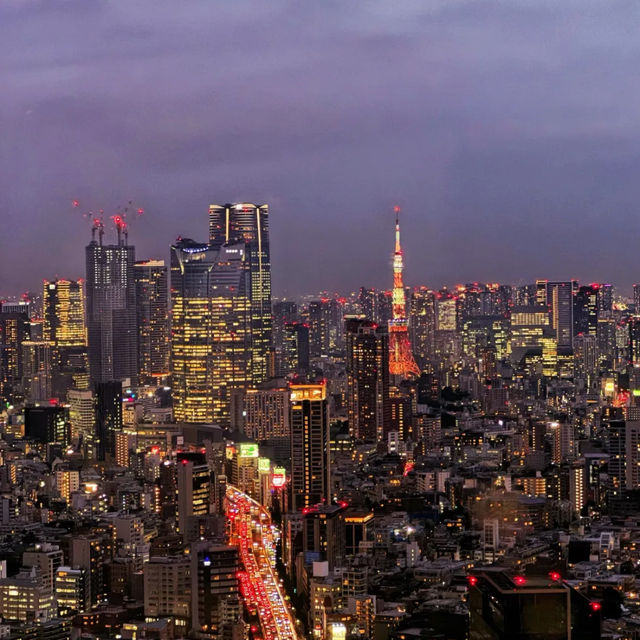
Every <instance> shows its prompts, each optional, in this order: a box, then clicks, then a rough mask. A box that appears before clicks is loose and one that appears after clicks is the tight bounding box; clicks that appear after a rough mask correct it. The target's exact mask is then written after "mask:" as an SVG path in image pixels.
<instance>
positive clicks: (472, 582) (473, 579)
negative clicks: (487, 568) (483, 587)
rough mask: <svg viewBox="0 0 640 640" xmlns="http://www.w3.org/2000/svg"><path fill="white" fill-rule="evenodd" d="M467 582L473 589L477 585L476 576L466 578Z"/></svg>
mask: <svg viewBox="0 0 640 640" xmlns="http://www.w3.org/2000/svg"><path fill="white" fill-rule="evenodd" d="M467 582H468V583H469V586H470V587H475V586H476V585H477V584H478V578H477V577H476V576H467Z"/></svg>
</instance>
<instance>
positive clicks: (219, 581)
mask: <svg viewBox="0 0 640 640" xmlns="http://www.w3.org/2000/svg"><path fill="white" fill-rule="evenodd" d="M191 563H192V564H191V594H192V601H191V628H192V631H193V632H194V633H195V634H196V635H195V637H197V638H211V639H218V638H220V639H223V638H235V637H236V636H235V635H232V628H231V627H232V625H234V623H235V622H236V621H237V620H238V619H239V618H240V616H241V612H242V610H241V605H240V599H239V588H238V570H239V569H240V559H239V555H238V548H237V547H229V546H223V545H210V544H204V545H203V547H202V548H198V549H196V550H194V551H192V553H191ZM240 637H242V634H240Z"/></svg>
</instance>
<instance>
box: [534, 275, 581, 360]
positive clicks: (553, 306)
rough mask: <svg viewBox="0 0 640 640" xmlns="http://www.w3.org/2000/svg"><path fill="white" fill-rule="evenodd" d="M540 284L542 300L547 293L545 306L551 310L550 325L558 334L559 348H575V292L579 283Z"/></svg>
mask: <svg viewBox="0 0 640 640" xmlns="http://www.w3.org/2000/svg"><path fill="white" fill-rule="evenodd" d="M538 282H539V283H541V286H540V289H539V290H538V294H539V295H538V297H539V299H541V298H542V294H543V291H544V292H545V293H546V299H545V302H544V303H543V304H546V305H547V308H548V309H549V319H550V324H551V328H552V329H553V330H554V331H555V333H556V341H557V343H558V347H559V348H563V347H567V348H571V347H572V346H573V292H574V290H575V289H576V288H577V285H578V283H577V282H576V281H575V280H567V281H566V282H547V281H538ZM542 284H544V288H543V287H542Z"/></svg>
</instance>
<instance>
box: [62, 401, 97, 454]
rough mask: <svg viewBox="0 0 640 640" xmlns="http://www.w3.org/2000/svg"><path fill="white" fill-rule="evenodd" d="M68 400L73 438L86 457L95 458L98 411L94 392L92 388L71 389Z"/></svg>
mask: <svg viewBox="0 0 640 640" xmlns="http://www.w3.org/2000/svg"><path fill="white" fill-rule="evenodd" d="M67 402H68V403H69V425H70V427H71V440H72V442H77V444H78V450H79V451H82V452H83V453H84V454H85V457H86V458H88V459H94V458H95V455H96V450H95V421H96V413H95V406H94V404H93V392H92V391H91V390H90V389H70V390H69V393H68V394H67Z"/></svg>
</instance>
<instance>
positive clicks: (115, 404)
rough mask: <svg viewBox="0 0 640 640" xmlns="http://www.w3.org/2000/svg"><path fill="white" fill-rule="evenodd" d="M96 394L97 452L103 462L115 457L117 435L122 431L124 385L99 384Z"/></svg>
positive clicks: (97, 457)
mask: <svg viewBox="0 0 640 640" xmlns="http://www.w3.org/2000/svg"><path fill="white" fill-rule="evenodd" d="M95 392H96V422H95V451H96V459H97V460H100V461H103V460H109V459H110V458H113V456H115V453H116V433H118V432H120V431H122V383H121V382H120V381H119V380H112V381H110V382H98V383H97V384H96V386H95Z"/></svg>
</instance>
